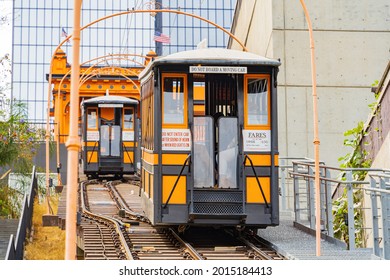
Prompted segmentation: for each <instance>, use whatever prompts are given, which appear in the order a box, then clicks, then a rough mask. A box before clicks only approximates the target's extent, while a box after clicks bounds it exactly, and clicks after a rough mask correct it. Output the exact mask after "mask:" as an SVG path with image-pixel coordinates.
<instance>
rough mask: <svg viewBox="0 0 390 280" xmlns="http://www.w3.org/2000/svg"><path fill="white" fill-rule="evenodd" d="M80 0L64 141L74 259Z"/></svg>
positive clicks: (69, 248) (69, 245)
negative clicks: (67, 124)
mask: <svg viewBox="0 0 390 280" xmlns="http://www.w3.org/2000/svg"><path fill="white" fill-rule="evenodd" d="M81 4H82V0H74V4H73V10H74V16H73V47H72V51H73V53H72V74H71V83H70V126H69V138H68V141H67V142H66V147H67V149H68V163H69V164H68V167H67V168H68V170H67V171H68V172H67V191H66V224H65V230H66V237H65V259H66V260H75V259H76V235H75V232H76V209H77V187H78V177H79V176H78V164H76V165H75V166H74V163H78V153H79V148H80V141H79V139H78V119H79V118H78V114H79V111H78V110H79V104H78V102H79V78H80V77H79V76H80V13H81Z"/></svg>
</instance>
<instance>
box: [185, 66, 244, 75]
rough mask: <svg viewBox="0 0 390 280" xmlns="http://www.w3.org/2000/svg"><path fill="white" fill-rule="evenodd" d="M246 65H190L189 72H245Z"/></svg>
mask: <svg viewBox="0 0 390 280" xmlns="http://www.w3.org/2000/svg"><path fill="white" fill-rule="evenodd" d="M246 72H247V68H246V67H236V66H190V73H214V74H246Z"/></svg>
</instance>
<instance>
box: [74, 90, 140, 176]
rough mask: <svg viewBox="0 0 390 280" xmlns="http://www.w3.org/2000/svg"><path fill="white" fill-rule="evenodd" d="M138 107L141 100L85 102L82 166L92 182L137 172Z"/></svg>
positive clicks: (108, 98)
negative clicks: (103, 176) (103, 177)
mask: <svg viewBox="0 0 390 280" xmlns="http://www.w3.org/2000/svg"><path fill="white" fill-rule="evenodd" d="M138 105H139V102H138V100H135V99H131V98H127V97H123V96H112V95H106V96H100V97H95V98H91V99H88V100H85V101H83V102H82V104H81V106H82V110H81V111H82V132H83V133H82V142H83V145H82V164H83V170H84V174H85V175H87V176H88V177H89V178H97V177H99V176H101V175H114V176H115V177H123V175H124V174H134V173H135V172H136V168H137V162H139V155H138V153H137V139H138V134H139V131H138V122H139V120H138V118H137V114H138V108H139V106H138Z"/></svg>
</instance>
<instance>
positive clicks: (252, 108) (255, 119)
mask: <svg viewBox="0 0 390 280" xmlns="http://www.w3.org/2000/svg"><path fill="white" fill-rule="evenodd" d="M246 108H247V119H246V120H247V125H251V126H260V125H268V124H269V118H268V108H269V105H268V79H267V78H248V79H247V98H246Z"/></svg>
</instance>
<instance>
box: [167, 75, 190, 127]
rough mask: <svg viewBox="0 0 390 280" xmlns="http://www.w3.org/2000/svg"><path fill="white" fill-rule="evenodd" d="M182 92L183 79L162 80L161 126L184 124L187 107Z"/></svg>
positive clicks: (183, 89) (168, 78) (183, 87)
mask: <svg viewBox="0 0 390 280" xmlns="http://www.w3.org/2000/svg"><path fill="white" fill-rule="evenodd" d="M184 92H185V85H184V77H164V78H163V124H165V125H170V124H171V125H181V124H184V119H185V106H186V105H187V104H186V102H185V100H184V99H185V95H184Z"/></svg>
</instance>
